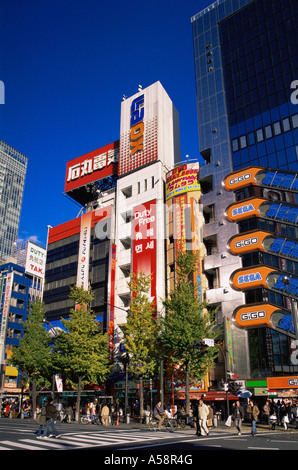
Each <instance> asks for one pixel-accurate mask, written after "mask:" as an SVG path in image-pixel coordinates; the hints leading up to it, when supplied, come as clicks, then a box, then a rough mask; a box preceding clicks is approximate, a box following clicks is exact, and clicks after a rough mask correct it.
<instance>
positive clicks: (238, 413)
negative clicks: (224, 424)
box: [232, 400, 244, 436]
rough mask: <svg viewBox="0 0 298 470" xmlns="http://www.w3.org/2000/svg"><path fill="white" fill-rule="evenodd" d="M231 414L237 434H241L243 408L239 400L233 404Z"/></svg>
mask: <svg viewBox="0 0 298 470" xmlns="http://www.w3.org/2000/svg"><path fill="white" fill-rule="evenodd" d="M232 416H233V419H234V423H235V426H236V429H237V431H238V436H241V425H242V421H243V420H244V410H243V408H242V406H241V405H240V401H239V400H237V401H236V405H235V406H234V409H233V415H232Z"/></svg>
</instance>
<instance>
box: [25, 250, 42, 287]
mask: <svg viewBox="0 0 298 470" xmlns="http://www.w3.org/2000/svg"><path fill="white" fill-rule="evenodd" d="M46 259H47V251H46V250H45V248H42V247H41V246H38V245H35V243H32V242H28V247H27V256H26V265H25V270H26V273H28V274H32V275H33V276H37V277H41V278H43V279H44V274H45V267H46Z"/></svg>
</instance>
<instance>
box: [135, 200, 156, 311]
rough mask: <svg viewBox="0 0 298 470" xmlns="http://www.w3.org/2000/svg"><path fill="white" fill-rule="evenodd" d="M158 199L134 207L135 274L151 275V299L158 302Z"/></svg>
mask: <svg viewBox="0 0 298 470" xmlns="http://www.w3.org/2000/svg"><path fill="white" fill-rule="evenodd" d="M156 241H157V240H156V199H154V200H153V201H149V202H146V203H144V204H141V205H139V206H136V207H134V209H133V244H132V250H133V257H132V270H133V274H138V273H140V272H141V271H143V272H144V274H146V275H147V276H148V275H150V276H151V292H150V300H151V301H154V302H155V303H156Z"/></svg>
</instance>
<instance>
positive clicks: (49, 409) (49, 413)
mask: <svg viewBox="0 0 298 470" xmlns="http://www.w3.org/2000/svg"><path fill="white" fill-rule="evenodd" d="M46 418H47V424H46V428H45V430H44V439H47V438H48V437H52V436H54V437H55V438H57V437H60V435H59V434H58V431H57V429H56V427H55V420H56V419H57V408H56V407H55V405H54V403H53V399H52V398H50V399H49V400H48V403H47V405H46ZM50 428H51V429H52V433H53V434H50Z"/></svg>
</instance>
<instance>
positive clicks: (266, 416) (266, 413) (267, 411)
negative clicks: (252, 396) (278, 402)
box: [263, 400, 270, 425]
mask: <svg viewBox="0 0 298 470" xmlns="http://www.w3.org/2000/svg"><path fill="white" fill-rule="evenodd" d="M263 416H264V420H265V424H268V425H269V423H270V404H269V401H268V400H267V401H266V403H265V405H264V406H263Z"/></svg>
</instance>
